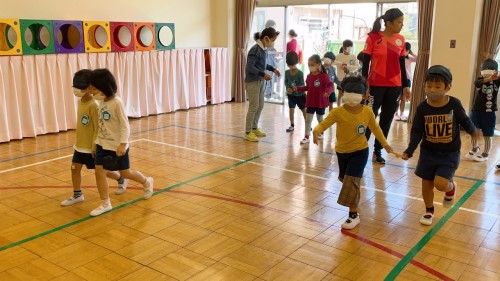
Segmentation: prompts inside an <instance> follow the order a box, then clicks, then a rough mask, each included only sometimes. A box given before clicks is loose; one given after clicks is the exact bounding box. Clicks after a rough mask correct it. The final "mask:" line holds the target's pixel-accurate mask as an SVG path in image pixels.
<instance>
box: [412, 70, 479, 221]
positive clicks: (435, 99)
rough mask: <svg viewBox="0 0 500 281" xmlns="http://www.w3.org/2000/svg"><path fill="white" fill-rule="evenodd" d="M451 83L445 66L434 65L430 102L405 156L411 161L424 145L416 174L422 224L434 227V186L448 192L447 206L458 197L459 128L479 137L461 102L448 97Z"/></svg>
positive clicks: (428, 78) (421, 109)
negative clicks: (456, 181)
mask: <svg viewBox="0 0 500 281" xmlns="http://www.w3.org/2000/svg"><path fill="white" fill-rule="evenodd" d="M451 81H452V75H451V72H450V71H449V70H448V68H446V67H444V66H442V65H434V66H432V67H430V68H429V69H428V70H427V72H426V74H425V94H426V95H427V99H426V100H425V101H423V102H422V103H421V104H420V105H418V107H417V110H416V113H415V117H414V119H413V125H412V128H411V134H410V143H409V145H408V148H407V149H406V150H405V152H404V153H403V156H402V158H403V159H404V160H408V158H410V157H412V155H413V152H414V151H415V149H416V148H417V146H418V144H419V143H420V142H422V143H421V145H420V157H419V158H418V164H417V168H416V170H415V175H417V176H418V177H420V178H421V179H422V197H423V199H424V203H425V213H424V214H423V215H422V217H421V218H420V223H421V224H423V225H431V224H432V219H433V218H434V187H436V189H437V190H439V191H441V192H444V193H445V195H444V198H443V206H449V205H451V204H452V202H453V199H454V198H455V190H456V188H457V184H456V183H455V182H454V181H453V177H454V175H455V171H456V170H457V168H458V164H459V163H460V147H461V141H460V127H459V125H460V126H462V127H463V128H464V129H465V130H466V131H467V132H468V133H469V134H471V135H473V134H474V135H477V134H478V132H477V130H476V128H475V127H474V124H473V123H472V121H471V120H470V118H469V117H468V116H467V114H466V113H465V110H464V108H463V107H462V104H461V103H460V100H458V99H457V98H455V97H452V96H448V95H446V93H447V92H448V91H449V90H450V88H451Z"/></svg>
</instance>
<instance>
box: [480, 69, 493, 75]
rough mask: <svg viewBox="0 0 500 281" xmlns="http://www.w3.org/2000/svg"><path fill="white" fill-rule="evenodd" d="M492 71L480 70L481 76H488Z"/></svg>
mask: <svg viewBox="0 0 500 281" xmlns="http://www.w3.org/2000/svg"><path fill="white" fill-rule="evenodd" d="M493 73H495V70H493V69H485V70H481V76H483V77H490V76H491V75H493Z"/></svg>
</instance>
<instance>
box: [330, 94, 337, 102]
mask: <svg viewBox="0 0 500 281" xmlns="http://www.w3.org/2000/svg"><path fill="white" fill-rule="evenodd" d="M328 101H329V102H336V101H337V96H336V95H335V92H332V93H331V94H330V96H328Z"/></svg>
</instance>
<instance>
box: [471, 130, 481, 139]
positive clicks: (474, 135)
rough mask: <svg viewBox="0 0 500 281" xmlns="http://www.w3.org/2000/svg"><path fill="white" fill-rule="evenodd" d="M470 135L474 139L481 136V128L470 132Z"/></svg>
mask: <svg viewBox="0 0 500 281" xmlns="http://www.w3.org/2000/svg"><path fill="white" fill-rule="evenodd" d="M472 136H473V137H475V138H476V139H478V138H481V130H480V129H475V130H474V132H473V133H472Z"/></svg>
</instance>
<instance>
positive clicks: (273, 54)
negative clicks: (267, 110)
mask: <svg viewBox="0 0 500 281" xmlns="http://www.w3.org/2000/svg"><path fill="white" fill-rule="evenodd" d="M268 27H272V28H274V29H276V22H275V21H274V20H268V21H266V24H265V28H268ZM278 55H279V53H278V52H277V50H276V48H274V44H273V45H272V46H269V47H268V48H267V57H266V64H267V65H270V66H272V67H274V68H278V67H279V65H280V58H279V57H278ZM266 73H267V74H269V75H270V76H271V77H272V79H271V80H266V81H265V82H264V97H265V98H266V99H270V98H276V95H274V96H273V94H274V93H275V91H274V85H275V84H276V83H278V87H279V85H280V83H279V81H278V79H277V77H276V76H274V75H273V72H272V71H269V70H266ZM277 92H278V93H280V90H278V91H277Z"/></svg>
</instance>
